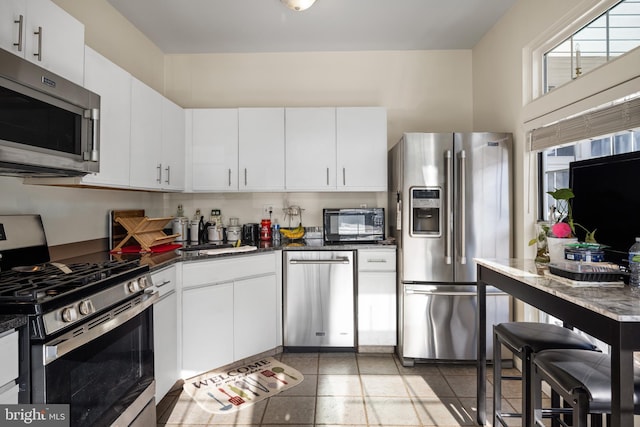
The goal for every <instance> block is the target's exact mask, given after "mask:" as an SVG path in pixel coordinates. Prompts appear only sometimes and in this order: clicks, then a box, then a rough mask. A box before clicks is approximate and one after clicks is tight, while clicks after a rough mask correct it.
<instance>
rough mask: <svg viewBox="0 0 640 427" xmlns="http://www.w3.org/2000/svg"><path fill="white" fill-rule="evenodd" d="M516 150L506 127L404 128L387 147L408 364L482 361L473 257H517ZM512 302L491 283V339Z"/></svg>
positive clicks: (401, 350) (401, 336) (402, 351)
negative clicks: (470, 129) (514, 216)
mask: <svg viewBox="0 0 640 427" xmlns="http://www.w3.org/2000/svg"><path fill="white" fill-rule="evenodd" d="M511 156H512V137H511V135H510V134H505V133H405V134H404V135H403V137H402V139H401V140H400V141H399V142H398V143H397V144H396V145H395V146H394V147H393V148H392V149H391V150H390V151H389V202H388V210H389V234H390V235H391V236H393V237H395V238H396V242H397V244H398V251H397V253H398V263H397V265H398V278H399V280H398V297H399V298H398V304H399V307H398V308H399V310H398V316H399V318H398V348H397V349H398V355H399V356H400V357H401V358H402V361H403V363H404V364H405V365H406V366H410V365H412V364H413V363H414V362H415V361H416V360H419V359H425V360H459V361H462V360H475V359H476V355H477V349H476V347H477V341H476V338H477V331H476V309H477V301H476V294H475V292H476V288H475V282H476V265H475V263H474V261H473V259H474V258H476V257H482V258H509V257H510V255H511V250H512V244H511V240H512V238H511V224H512V220H511V204H512V201H511V194H512V189H511V187H512V185H511V173H512V171H511ZM509 305H510V303H509V297H508V296H507V295H505V294H504V293H502V292H500V291H498V290H496V289H494V288H489V289H487V325H488V334H487V336H488V337H491V336H493V335H492V333H491V330H490V329H489V328H491V327H492V324H493V323H499V322H504V321H508V320H509V316H510V309H509ZM487 341H491V340H487ZM487 347H488V348H487V355H488V357H489V358H491V357H492V351H493V350H492V349H493V346H492V344H491V342H488V344H487Z"/></svg>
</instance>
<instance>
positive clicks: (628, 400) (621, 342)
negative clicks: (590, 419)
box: [611, 326, 634, 427]
mask: <svg viewBox="0 0 640 427" xmlns="http://www.w3.org/2000/svg"><path fill="white" fill-rule="evenodd" d="M623 327H624V326H623ZM616 338H618V339H616V340H614V342H613V343H612V344H611V425H614V426H620V427H632V426H633V387H634V384H633V383H634V379H633V351H632V350H630V349H628V348H625V347H626V346H627V345H628V344H627V345H625V342H627V339H628V337H627V338H625V337H624V334H621V335H620V336H618V337H616Z"/></svg>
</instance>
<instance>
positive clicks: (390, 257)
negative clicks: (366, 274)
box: [358, 249, 396, 271]
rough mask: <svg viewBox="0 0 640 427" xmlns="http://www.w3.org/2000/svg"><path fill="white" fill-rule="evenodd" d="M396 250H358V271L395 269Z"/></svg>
mask: <svg viewBox="0 0 640 427" xmlns="http://www.w3.org/2000/svg"><path fill="white" fill-rule="evenodd" d="M395 270H396V251H395V250H389V249H386V250H380V249H360V250H358V271H395Z"/></svg>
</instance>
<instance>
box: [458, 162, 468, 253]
mask: <svg viewBox="0 0 640 427" xmlns="http://www.w3.org/2000/svg"><path fill="white" fill-rule="evenodd" d="M466 168H467V153H466V152H465V151H464V150H462V151H460V264H462V265H464V264H466V263H467V249H466V248H467V236H466V232H465V229H466V225H467V218H466V212H467V203H466V202H467V193H466V187H465V182H466V180H467V179H466Z"/></svg>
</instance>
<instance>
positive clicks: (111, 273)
mask: <svg viewBox="0 0 640 427" xmlns="http://www.w3.org/2000/svg"><path fill="white" fill-rule="evenodd" d="M66 267H68V268H69V269H70V270H71V272H69V273H65V271H63V270H62V269H61V268H60V267H57V266H55V265H53V264H50V263H47V264H44V265H36V266H33V267H29V268H16V269H14V270H11V271H5V272H2V273H0V314H16V313H24V314H31V313H33V314H35V313H43V312H46V311H50V310H52V309H55V308H59V307H62V306H64V305H66V304H69V303H71V302H75V301H77V300H78V299H81V298H84V297H88V296H90V295H92V294H94V293H96V292H99V291H101V290H102V289H105V288H107V287H110V286H113V285H116V284H119V283H124V282H126V280H128V279H131V278H134V277H137V276H139V275H141V274H144V273H146V272H148V271H149V266H148V265H140V264H139V262H138V261H137V260H133V261H107V262H104V263H82V264H68V265H66Z"/></svg>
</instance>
